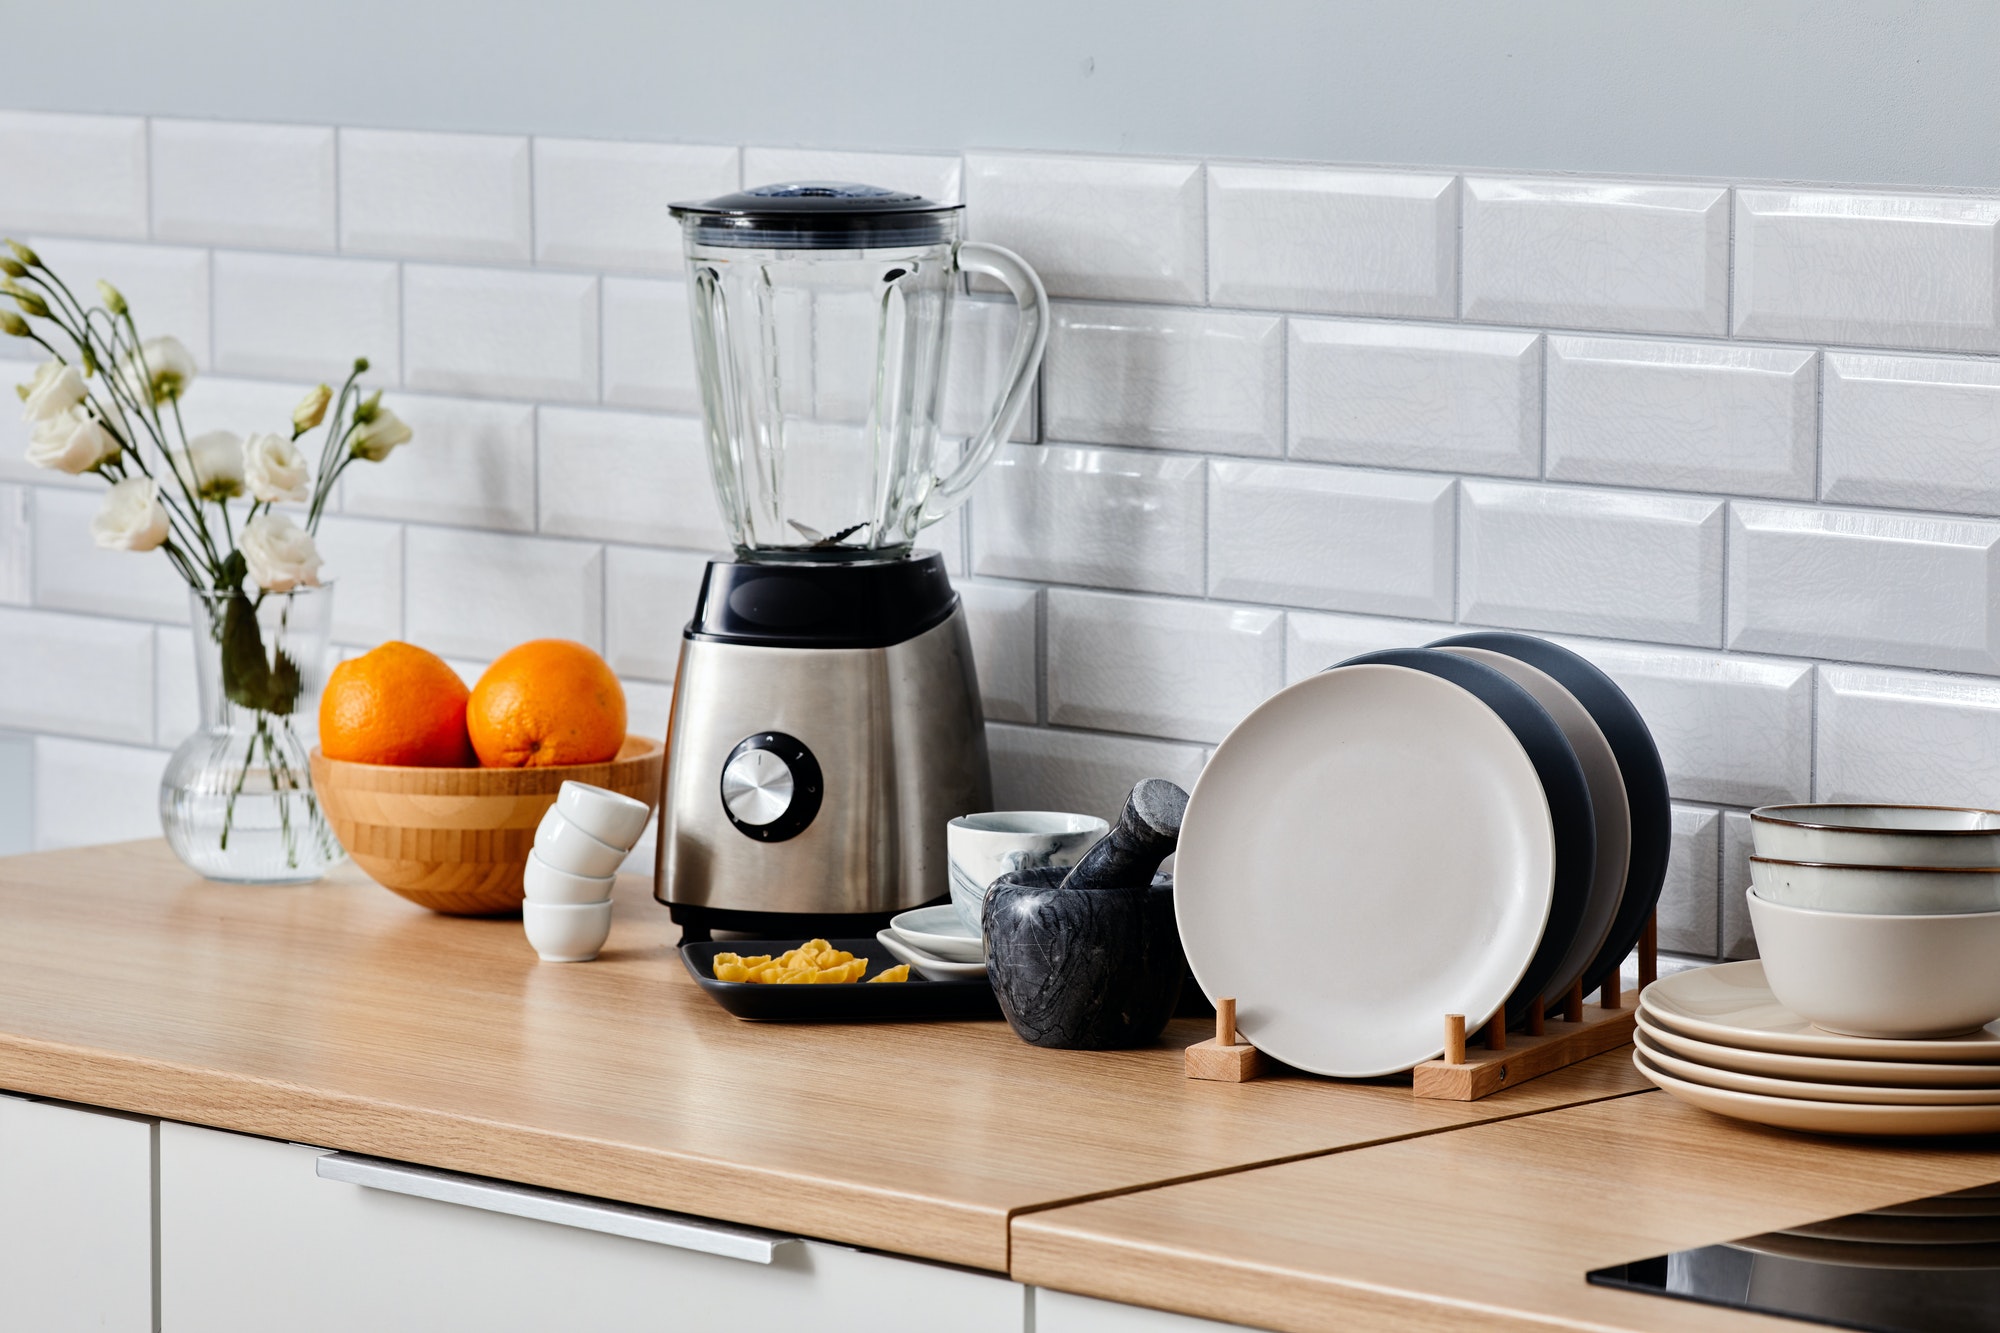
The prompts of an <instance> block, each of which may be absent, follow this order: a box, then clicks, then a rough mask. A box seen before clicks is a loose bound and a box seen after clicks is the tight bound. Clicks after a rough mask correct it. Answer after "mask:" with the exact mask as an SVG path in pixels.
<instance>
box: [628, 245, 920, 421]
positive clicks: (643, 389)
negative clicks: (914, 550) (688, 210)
mask: <svg viewBox="0 0 2000 1333" xmlns="http://www.w3.org/2000/svg"><path fill="white" fill-rule="evenodd" d="M603 300H604V401H605V403H606V404H607V405H609V406H612V407H652V408H659V409H661V410H663V411H667V412H681V413H684V414H686V415H689V416H694V415H698V414H699V413H700V412H701V381H700V380H698V379H696V378H695V369H694V333H693V330H692V329H691V328H690V327H689V325H688V307H687V284H686V283H684V282H664V281H660V280H658V279H654V278H606V279H604V295H603ZM953 350H954V351H956V350H957V349H956V348H954V349H953ZM954 359H955V358H954Z"/></svg>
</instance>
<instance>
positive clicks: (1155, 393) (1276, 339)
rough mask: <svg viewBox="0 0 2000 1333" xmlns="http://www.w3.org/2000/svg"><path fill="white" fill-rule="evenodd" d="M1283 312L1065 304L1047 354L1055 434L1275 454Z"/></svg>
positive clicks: (1045, 406)
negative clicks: (1267, 312)
mask: <svg viewBox="0 0 2000 1333" xmlns="http://www.w3.org/2000/svg"><path fill="white" fill-rule="evenodd" d="M1284 336H1285V331H1284V321H1283V320H1281V319H1279V318H1278V317H1277V316H1275V315H1236V314H1227V313H1222V312H1217V311H1206V310H1165V309H1160V308H1158V307H1151V306H1114V305H1067V304H1063V305H1058V306H1056V307H1055V320H1054V323H1053V325H1052V326H1051V328H1050V330H1049V347H1048V354H1047V356H1046V357H1045V358H1044V360H1043V362H1042V411H1043V413H1044V416H1045V420H1046V422H1047V427H1048V433H1049V435H1050V436H1051V437H1052V438H1054V439H1058V440H1069V441H1075V442H1077V443H1079V444H1129V445H1146V446H1152V447H1154V448H1161V449H1198V450H1207V451H1214V452H1217V453H1229V454H1263V455H1267V456H1270V457H1276V456H1277V455H1278V454H1280V453H1282V452H1283V451H1284V436H1285V417H1284V412H1285V400H1284V388H1283V384H1284V374H1285V359H1284V358H1285V344H1284Z"/></svg>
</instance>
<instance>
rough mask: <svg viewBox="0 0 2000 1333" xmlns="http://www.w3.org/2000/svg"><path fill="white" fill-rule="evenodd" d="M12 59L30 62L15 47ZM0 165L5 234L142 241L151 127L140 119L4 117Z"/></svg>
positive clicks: (0, 119) (0, 116)
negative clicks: (41, 233)
mask: <svg viewBox="0 0 2000 1333" xmlns="http://www.w3.org/2000/svg"><path fill="white" fill-rule="evenodd" d="M13 54H14V55H15V57H16V58H17V59H26V58H28V57H27V53H26V52H25V51H24V50H23V49H22V48H20V47H18V46H16V47H15V48H13ZM36 58H38V59H49V58H51V57H50V54H49V53H46V52H45V53H42V55H40V56H38V57H36ZM0 162H4V163H5V164H6V169H5V170H4V171H0V234H5V235H12V236H23V235H26V234H27V233H29V232H37V231H49V232H57V233H62V234H67V235H71V236H113V237H132V238H134V239H140V240H143V239H144V238H145V235H146V122H145V121H143V120H140V119H139V118H138V117H136V116H76V115H66V114H55V113H49V112H41V111H0Z"/></svg>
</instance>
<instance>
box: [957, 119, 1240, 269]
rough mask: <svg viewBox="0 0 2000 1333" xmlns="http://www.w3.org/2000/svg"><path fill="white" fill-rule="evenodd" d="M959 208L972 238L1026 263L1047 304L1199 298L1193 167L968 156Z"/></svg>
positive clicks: (1198, 195) (1198, 211) (1200, 245)
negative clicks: (1065, 299) (1064, 299)
mask: <svg viewBox="0 0 2000 1333" xmlns="http://www.w3.org/2000/svg"><path fill="white" fill-rule="evenodd" d="M965 202H966V208H967V214H968V217H969V221H970V226H971V229H972V238H973V239H974V240H979V241H986V242H989V243H991V244H994V245H1001V246H1005V247H1006V248H1007V249H1009V250H1012V251H1014V252H1015V253H1017V254H1019V255H1020V256H1021V257H1022V258H1024V259H1026V260H1027V261H1028V263H1029V264H1031V265H1032V266H1033V267H1034V269H1035V272H1036V273H1037V274H1039V275H1040V277H1041V279H1042V283H1043V285H1044V286H1046V287H1047V288H1048V290H1049V294H1050V295H1051V296H1078V297H1097V298H1102V299H1105V300H1112V301H1181V302H1186V303H1189V304H1198V303H1199V302H1200V301H1201V300H1202V298H1203V295H1204V289H1205V288H1206V286H1207V282H1206V277H1205V272H1204V270H1205V264H1206V259H1207V245H1206V241H1205V239H1204V237H1205V232H1204V223H1203V213H1204V209H1203V199H1202V170H1201V164H1200V163H1198V162H1152V161H1143V160H1138V159H1133V158H1114V157H1056V156H1039V155H1030V154H1012V153H968V154H966V158H965Z"/></svg>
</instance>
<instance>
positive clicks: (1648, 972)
mask: <svg viewBox="0 0 2000 1333" xmlns="http://www.w3.org/2000/svg"><path fill="white" fill-rule="evenodd" d="M1659 979H1660V915H1659V913H1657V912H1655V913H1654V914H1653V915H1652V916H1649V917H1647V918H1646V929H1645V932H1644V933H1643V934H1641V935H1640V936H1639V989H1640V990H1644V989H1646V987H1648V986H1650V985H1652V984H1653V983H1654V982H1656V981H1658V980H1659Z"/></svg>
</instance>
